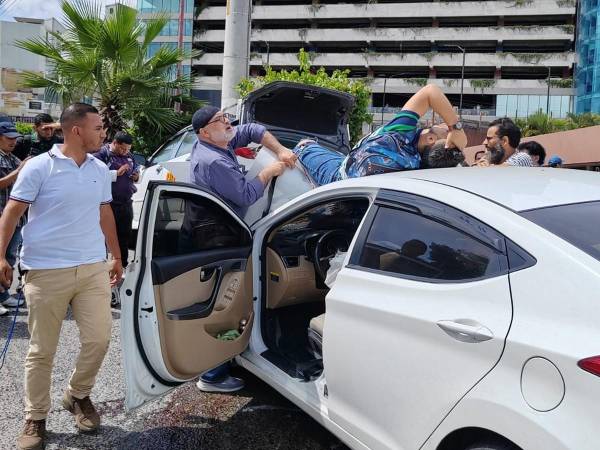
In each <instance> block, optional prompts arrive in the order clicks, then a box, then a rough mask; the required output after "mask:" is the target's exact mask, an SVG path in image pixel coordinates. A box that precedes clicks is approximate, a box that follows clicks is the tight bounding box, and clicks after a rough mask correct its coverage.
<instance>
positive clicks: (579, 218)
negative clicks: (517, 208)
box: [521, 201, 600, 261]
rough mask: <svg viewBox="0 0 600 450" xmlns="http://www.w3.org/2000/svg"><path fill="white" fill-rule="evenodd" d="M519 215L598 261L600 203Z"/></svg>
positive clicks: (581, 204) (563, 206)
mask: <svg viewBox="0 0 600 450" xmlns="http://www.w3.org/2000/svg"><path fill="white" fill-rule="evenodd" d="M521 214H522V215H523V216H524V217H526V218H527V219H529V220H531V221H532V222H535V223H536V224H538V225H539V226H541V227H544V228H545V229H546V230H548V231H551V232H552V233H554V234H556V235H557V236H559V237H561V238H563V239H564V240H565V241H567V242H570V243H571V244H573V245H574V246H575V247H578V248H580V249H581V250H583V251H584V252H586V253H587V254H588V255H591V256H593V257H594V258H596V259H597V260H598V261H600V201H597V202H587V203H576V204H572V205H561V206H553V207H551V208H541V209H534V210H531V211H526V212H523V213H521Z"/></svg>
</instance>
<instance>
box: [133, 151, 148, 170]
mask: <svg viewBox="0 0 600 450" xmlns="http://www.w3.org/2000/svg"><path fill="white" fill-rule="evenodd" d="M133 160H134V161H135V162H136V163H137V164H138V165H139V166H144V167H147V166H148V159H147V158H146V156H145V155H142V154H141V153H134V154H133Z"/></svg>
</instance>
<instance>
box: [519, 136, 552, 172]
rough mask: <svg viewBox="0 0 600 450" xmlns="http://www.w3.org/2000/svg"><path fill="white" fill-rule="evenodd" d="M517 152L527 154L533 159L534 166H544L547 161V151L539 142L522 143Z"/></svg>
mask: <svg viewBox="0 0 600 450" xmlns="http://www.w3.org/2000/svg"><path fill="white" fill-rule="evenodd" d="M517 151H519V152H525V153H527V154H528V155H529V156H530V157H531V160H532V161H533V165H534V166H543V165H544V161H545V160H546V150H545V149H544V147H543V146H542V144H540V143H539V142H536V141H529V142H521V143H520V144H519V146H518V147H517Z"/></svg>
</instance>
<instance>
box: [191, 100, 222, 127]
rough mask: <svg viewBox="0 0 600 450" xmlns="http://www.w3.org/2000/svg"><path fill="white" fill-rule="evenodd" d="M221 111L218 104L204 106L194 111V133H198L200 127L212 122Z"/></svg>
mask: <svg viewBox="0 0 600 450" xmlns="http://www.w3.org/2000/svg"><path fill="white" fill-rule="evenodd" d="M219 111H221V110H220V109H219V108H217V107H216V106H210V105H209V106H203V107H202V108H200V109H199V110H198V111H196V112H195V113H194V115H193V116H192V128H193V129H194V133H197V132H198V130H199V129H200V128H204V126H205V125H206V124H207V123H208V122H210V119H212V118H213V117H214V116H215V114H216V113H218V112H219Z"/></svg>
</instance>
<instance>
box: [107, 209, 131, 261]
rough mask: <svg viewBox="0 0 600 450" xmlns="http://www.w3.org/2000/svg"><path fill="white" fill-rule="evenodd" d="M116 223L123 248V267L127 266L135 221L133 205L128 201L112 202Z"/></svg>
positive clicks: (120, 244) (120, 246)
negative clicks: (132, 227) (132, 226)
mask: <svg viewBox="0 0 600 450" xmlns="http://www.w3.org/2000/svg"><path fill="white" fill-rule="evenodd" d="M110 206H111V208H112V211H113V214H114V216H115V223H116V224H117V237H118V239H119V248H120V249H121V261H122V262H123V267H127V256H128V252H129V238H130V236H131V223H132V222H133V206H132V203H131V202H128V203H111V204H110Z"/></svg>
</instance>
